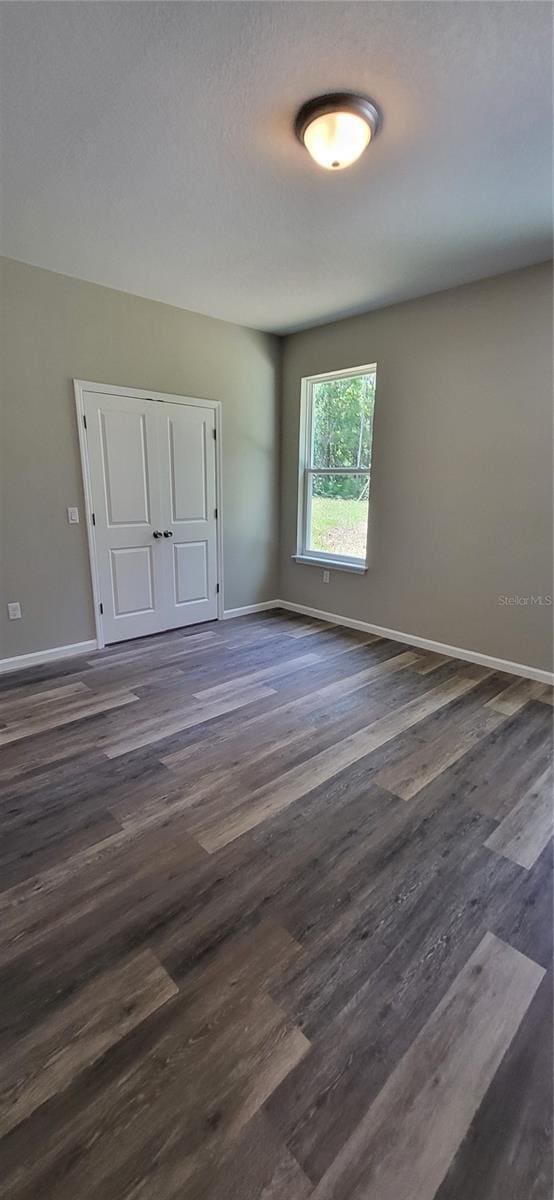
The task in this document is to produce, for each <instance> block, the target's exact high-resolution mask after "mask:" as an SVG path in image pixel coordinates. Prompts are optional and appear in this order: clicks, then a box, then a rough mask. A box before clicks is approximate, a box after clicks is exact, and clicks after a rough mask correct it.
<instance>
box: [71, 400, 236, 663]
mask: <svg viewBox="0 0 554 1200" xmlns="http://www.w3.org/2000/svg"><path fill="white" fill-rule="evenodd" d="M83 408H84V414H85V424H86V434H85V437H86V445H87V457H88V464H89V478H90V487H91V492H92V507H93V511H94V524H93V535H94V542H95V557H96V567H97V578H98V586H99V591H100V602H101V605H102V625H103V632H104V639H105V641H106V642H119V641H122V640H123V639H125V638H134V637H143V636H144V635H145V634H150V633H159V632H160V631H161V630H164V629H174V628H176V627H178V626H182V625H190V624H193V623H196V622H198V621H210V620H213V619H214V618H215V617H216V616H217V524H216V521H217V518H216V460H215V440H214V431H215V410H214V408H211V407H204V406H201V405H196V404H195V403H194V402H191V403H188V402H187V403H183V404H180V403H179V404H176V403H169V402H165V401H164V402H159V401H156V400H143V399H140V398H139V397H134V396H129V395H118V394H114V393H113V392H109V393H102V392H97V391H90V392H87V391H86V389H85V390H84V393H83Z"/></svg>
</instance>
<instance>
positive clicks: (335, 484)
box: [307, 474, 369, 559]
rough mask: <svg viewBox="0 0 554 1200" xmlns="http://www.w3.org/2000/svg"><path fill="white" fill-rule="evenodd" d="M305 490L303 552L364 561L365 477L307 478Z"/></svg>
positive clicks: (365, 524)
mask: <svg viewBox="0 0 554 1200" xmlns="http://www.w3.org/2000/svg"><path fill="white" fill-rule="evenodd" d="M309 488H310V495H309V497H308V545H307V549H308V550H311V551H312V552H317V553H323V554H344V555H347V556H348V557H349V558H362V559H365V556H366V541H367V514H368V507H369V474H366V475H310V477H309Z"/></svg>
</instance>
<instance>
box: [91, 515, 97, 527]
mask: <svg viewBox="0 0 554 1200" xmlns="http://www.w3.org/2000/svg"><path fill="white" fill-rule="evenodd" d="M92 524H93V525H96V517H95V515H94V513H93V514H92Z"/></svg>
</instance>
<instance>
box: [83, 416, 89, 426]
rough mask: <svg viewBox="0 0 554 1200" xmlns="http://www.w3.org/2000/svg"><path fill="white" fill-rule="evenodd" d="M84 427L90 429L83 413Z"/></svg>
mask: <svg viewBox="0 0 554 1200" xmlns="http://www.w3.org/2000/svg"><path fill="white" fill-rule="evenodd" d="M83 425H84V427H85V429H88V425H87V418H86V416H85V413H83Z"/></svg>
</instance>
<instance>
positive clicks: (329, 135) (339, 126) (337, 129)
mask: <svg viewBox="0 0 554 1200" xmlns="http://www.w3.org/2000/svg"><path fill="white" fill-rule="evenodd" d="M370 138H371V129H370V128H369V125H368V124H367V122H366V121H364V119H363V117H358V116H356V114H355V113H349V112H337V113H325V114H324V115H323V116H322V117H316V118H315V120H313V121H311V122H310V124H309V125H308V128H307V129H306V132H305V134H304V145H305V147H306V150H307V151H308V153H309V154H311V156H312V158H313V159H315V161H316V163H319V165H320V167H327V168H328V169H329V170H331V171H337V170H339V171H340V170H341V168H342V167H349V166H350V164H351V163H353V162H356V159H357V158H359V157H360V154H362V153H363V151H364V150H365V148H366V146H367V144H368V142H369V141H370Z"/></svg>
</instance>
